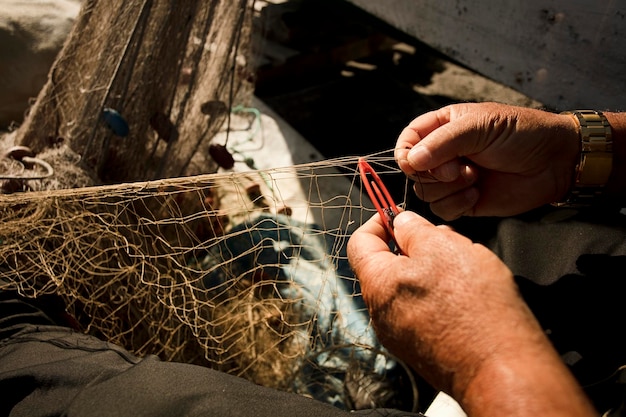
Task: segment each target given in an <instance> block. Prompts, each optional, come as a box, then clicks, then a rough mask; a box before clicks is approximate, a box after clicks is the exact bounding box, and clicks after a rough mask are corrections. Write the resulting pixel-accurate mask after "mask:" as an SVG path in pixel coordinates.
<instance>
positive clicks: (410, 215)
mask: <svg viewBox="0 0 626 417" xmlns="http://www.w3.org/2000/svg"><path fill="white" fill-rule="evenodd" d="M416 217H418V214H417V213H415V212H413V211H402V212H400V213H398V215H397V216H396V218H395V219H393V226H394V227H401V226H402V225H403V224H405V223H408V222H410V221H411V220H413V219H415V218H416Z"/></svg>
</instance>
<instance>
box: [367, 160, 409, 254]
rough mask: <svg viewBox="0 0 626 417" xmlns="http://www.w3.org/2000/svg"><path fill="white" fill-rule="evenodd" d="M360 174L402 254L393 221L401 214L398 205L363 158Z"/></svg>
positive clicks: (388, 231) (397, 249) (398, 251)
mask: <svg viewBox="0 0 626 417" xmlns="http://www.w3.org/2000/svg"><path fill="white" fill-rule="evenodd" d="M359 172H360V174H361V181H362V182H363V185H365V189H366V190H367V194H368V195H369V197H370V200H372V203H374V207H376V210H377V211H378V213H379V214H380V217H381V218H382V219H383V224H384V225H385V229H387V233H389V236H391V240H392V241H393V243H394V244H395V246H396V253H402V251H401V250H400V247H399V246H398V242H396V238H395V235H394V233H393V219H394V218H395V217H396V216H397V215H398V213H400V210H398V207H397V206H396V203H394V201H393V198H391V194H389V191H387V187H385V184H383V182H382V180H381V179H380V177H379V176H378V174H377V173H376V171H374V168H372V166H371V165H370V164H369V163H368V162H367V161H365V159H363V158H359ZM368 174H369V175H371V177H372V180H371V181H370V179H369V178H368Z"/></svg>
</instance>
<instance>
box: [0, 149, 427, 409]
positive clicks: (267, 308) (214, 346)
mask: <svg viewBox="0 0 626 417" xmlns="http://www.w3.org/2000/svg"><path fill="white" fill-rule="evenodd" d="M369 160H370V163H372V164H373V166H374V167H375V169H377V171H378V172H379V173H380V175H381V176H382V178H383V179H384V178H385V173H390V172H397V168H396V167H395V166H394V164H393V162H392V159H391V158H390V157H389V156H382V155H379V156H372V157H370V158H369ZM338 167H340V168H341V170H340V169H339V168H338ZM331 182H333V183H337V182H345V185H346V190H348V192H347V194H345V195H328V192H327V191H325V189H336V184H335V185H334V186H331V185H330V184H331ZM281 190H286V194H283V192H281ZM294 190H295V191H294ZM371 207H372V206H371V203H370V202H369V201H368V200H367V198H366V197H364V196H363V195H362V194H361V192H360V177H359V176H358V173H357V172H356V158H342V159H333V160H326V161H321V162H315V163H310V164H302V165H294V166H290V167H287V168H275V169H271V170H264V171H258V170H249V171H242V172H229V173H215V174H206V175H199V176H193V177H183V178H175V179H164V180H156V181H152V182H141V183H128V184H118V185H106V186H93V187H87V188H81V189H71V190H67V189H66V190H54V191H45V192H37V191H33V192H29V193H16V194H11V195H4V196H0V210H1V213H2V218H3V225H2V228H0V242H1V246H0V268H1V270H0V282H2V288H5V289H8V288H10V289H18V290H19V292H20V293H21V294H23V295H26V296H30V297H40V296H42V295H45V294H56V295H58V296H60V297H61V298H62V299H63V301H64V302H65V303H66V305H67V309H68V312H69V314H70V315H71V316H72V317H74V318H75V319H76V321H77V324H76V325H77V326H78V328H79V329H80V330H81V331H84V332H87V333H91V334H95V335H98V336H99V337H102V338H104V339H105V340H108V341H111V342H113V343H117V344H120V345H122V346H124V347H126V348H128V349H129V350H131V351H133V352H135V353H137V354H138V355H146V354H156V355H159V356H160V357H162V358H163V359H164V360H171V361H182V362H188V363H196V364H201V365H205V366H209V367H212V368H215V369H219V370H222V371H225V372H228V373H231V374H235V375H239V376H242V377H245V378H247V379H250V380H252V381H255V382H256V383H259V384H261V385H265V386H272V387H275V388H279V389H284V390H288V391H293V392H298V393H301V394H306V395H310V396H314V397H316V398H320V399H323V400H324V401H328V402H330V403H332V404H335V405H337V406H340V407H344V408H350V409H354V408H358V407H365V406H368V407H371V406H381V405H387V406H389V405H394V404H395V405H398V406H400V407H406V404H403V403H402V401H406V398H407V397H406V396H407V395H408V396H409V398H410V397H411V396H413V395H414V394H415V393H414V383H413V382H412V380H411V376H410V375H411V374H410V372H406V371H405V370H404V369H403V367H402V364H401V363H399V362H398V361H397V360H395V359H394V358H393V357H392V356H390V355H389V354H388V353H387V352H385V350H384V348H383V347H382V346H381V345H380V344H379V343H378V342H377V340H376V337H375V335H374V333H373V330H372V328H371V326H370V323H369V318H368V316H367V311H366V309H365V307H364V305H363V303H362V300H361V298H360V291H359V286H358V281H357V280H356V279H355V277H354V275H353V274H352V272H351V270H350V268H349V265H348V263H347V259H346V253H345V248H346V243H347V240H348V238H349V236H350V233H351V232H352V231H353V230H354V228H356V227H357V226H358V225H360V224H361V223H362V222H363V221H364V220H365V219H367V218H369V217H370V216H371V215H372V213H373V209H372V208H371ZM368 390H369V391H368ZM403 395H404V396H405V397H404V398H403V399H402V400H399V399H398V398H397V397H398V396H403ZM414 400H415V399H412V400H410V401H414ZM394 401H395V402H394ZM410 406H411V407H412V404H410Z"/></svg>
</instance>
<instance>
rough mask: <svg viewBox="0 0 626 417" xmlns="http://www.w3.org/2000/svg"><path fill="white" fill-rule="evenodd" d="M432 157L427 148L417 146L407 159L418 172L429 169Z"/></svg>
mask: <svg viewBox="0 0 626 417" xmlns="http://www.w3.org/2000/svg"><path fill="white" fill-rule="evenodd" d="M431 158H432V155H431V154H430V151H429V150H428V149H426V147H425V146H420V145H419V144H417V145H415V146H414V147H413V148H412V149H411V150H410V151H409V153H408V155H407V159H408V160H409V163H410V164H411V166H412V167H413V168H414V169H415V170H417V171H420V170H424V169H427V168H426V166H427V164H428V162H430V160H431Z"/></svg>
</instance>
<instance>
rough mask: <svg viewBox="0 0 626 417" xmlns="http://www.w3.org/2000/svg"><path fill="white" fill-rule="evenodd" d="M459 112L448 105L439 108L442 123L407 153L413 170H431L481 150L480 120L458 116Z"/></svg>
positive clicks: (467, 116) (439, 117)
mask: <svg viewBox="0 0 626 417" xmlns="http://www.w3.org/2000/svg"><path fill="white" fill-rule="evenodd" d="M456 112H457V111H456V110H451V109H449V108H442V109H440V110H438V111H437V113H438V115H437V117H438V119H439V120H440V121H441V123H442V124H441V126H440V127H439V128H438V129H435V130H433V131H432V132H430V133H429V134H428V135H427V136H422V137H421V140H420V141H419V142H418V143H416V144H415V146H413V147H412V148H411V149H410V150H409V151H408V152H407V153H406V155H405V157H406V161H407V164H408V166H409V167H410V169H412V170H413V171H416V172H417V171H426V170H432V169H434V168H436V167H439V166H441V165H443V164H445V163H447V162H449V161H453V160H457V159H458V158H461V157H464V156H467V155H472V154H474V153H477V152H479V151H481V150H482V148H481V146H483V145H481V144H480V141H481V135H480V132H478V129H479V127H480V126H481V123H480V122H478V121H476V119H475V117H472V116H471V115H457V114H455V113H456ZM444 122H445V123H444ZM417 129H419V127H417Z"/></svg>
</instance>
